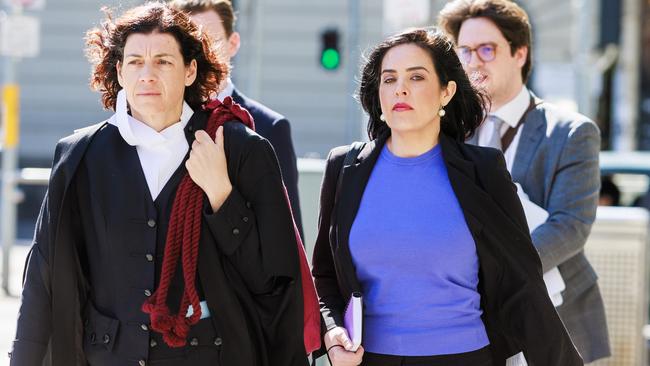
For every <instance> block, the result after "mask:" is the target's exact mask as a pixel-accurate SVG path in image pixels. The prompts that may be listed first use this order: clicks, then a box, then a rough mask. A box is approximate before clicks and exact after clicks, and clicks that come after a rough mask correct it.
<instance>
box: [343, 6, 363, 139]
mask: <svg viewBox="0 0 650 366" xmlns="http://www.w3.org/2000/svg"><path fill="white" fill-rule="evenodd" d="M359 14H360V11H359V0H348V45H347V46H348V52H347V54H348V59H347V65H345V67H346V70H347V74H348V75H347V82H348V88H347V89H348V98H347V101H348V103H347V104H348V108H347V121H346V126H345V143H346V144H349V143H350V142H352V141H355V140H359V138H360V134H359V132H360V128H359V125H360V123H361V115H360V113H359V104H358V103H357V101H356V100H355V99H354V98H353V96H354V93H355V91H356V88H357V83H356V77H357V75H356V73H357V68H358V65H359V56H360V53H359V43H360V42H359V20H360V17H359Z"/></svg>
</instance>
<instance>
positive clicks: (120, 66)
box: [115, 61, 124, 89]
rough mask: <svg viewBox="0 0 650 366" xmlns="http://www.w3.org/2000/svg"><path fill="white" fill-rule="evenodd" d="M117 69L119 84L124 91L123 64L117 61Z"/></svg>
mask: <svg viewBox="0 0 650 366" xmlns="http://www.w3.org/2000/svg"><path fill="white" fill-rule="evenodd" d="M115 68H116V69H117V83H118V84H120V86H121V87H122V89H124V84H123V83H122V62H121V61H117V64H116V65H115Z"/></svg>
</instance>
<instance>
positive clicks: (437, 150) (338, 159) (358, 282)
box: [313, 29, 582, 366]
mask: <svg viewBox="0 0 650 366" xmlns="http://www.w3.org/2000/svg"><path fill="white" fill-rule="evenodd" d="M502 52H507V51H502ZM359 97H360V98H359V99H360V101H361V104H362V106H363V108H364V110H365V111H366V112H367V113H368V115H369V122H368V136H369V138H370V142H368V143H366V144H365V145H363V147H357V148H352V147H348V146H346V147H339V148H335V149H334V150H332V152H331V153H330V155H329V157H328V164H327V168H326V171H325V177H324V180H323V185H322V190H321V208H320V220H319V233H318V238H317V241H316V248H315V251H314V258H313V275H314V278H315V282H316V287H317V290H318V294H319V297H320V301H321V312H322V315H323V319H324V322H325V325H326V330H325V331H326V333H325V335H324V343H325V346H326V352H327V355H328V357H329V358H330V361H331V362H332V364H333V365H334V366H346V365H359V364H362V365H373V366H378V365H427V366H438V365H440V366H442V365H445V366H469V365H472V366H488V365H498V366H502V365H505V362H506V359H508V358H510V357H511V356H513V355H515V354H518V353H519V352H523V354H524V356H525V357H526V359H527V361H528V364H529V365H544V366H555V365H558V366H559V365H562V366H572V365H582V360H581V358H580V356H579V354H578V353H577V351H576V350H575V347H574V346H573V344H572V343H571V340H570V339H569V336H568V335H567V333H566V331H565V329H564V327H563V325H562V322H561V321H560V319H559V318H558V316H557V314H556V312H555V309H554V308H553V305H552V303H551V301H550V300H549V298H548V295H547V292H546V288H545V286H544V282H543V280H542V272H541V265H540V261H539V257H538V256H537V253H536V252H535V249H534V247H533V245H532V242H531V239H530V236H529V233H528V227H527V224H526V219H525V217H524V213H523V210H522V207H521V204H520V202H519V200H518V198H517V194H516V189H515V187H514V185H513V184H512V182H511V179H510V176H509V174H508V171H507V170H506V166H505V162H504V158H503V155H502V154H501V153H500V152H499V151H498V150H495V149H490V148H482V147H475V146H469V145H465V144H464V143H463V141H464V140H465V139H466V138H467V137H469V136H471V135H472V134H473V133H474V131H475V130H476V128H477V127H478V125H479V124H480V123H481V121H482V119H483V114H484V111H485V99H484V98H483V97H482V95H481V94H480V93H479V92H477V91H476V90H475V89H474V88H473V87H472V85H471V84H470V82H469V80H468V78H467V76H466V74H465V72H464V71H463V68H462V65H461V63H460V61H459V59H458V57H457V55H456V53H455V51H454V47H453V45H452V42H451V41H450V40H449V39H448V38H447V37H446V36H445V35H444V34H442V33H441V32H439V31H437V30H436V29H415V30H410V31H406V32H404V33H401V34H398V35H396V36H393V37H391V38H389V39H387V40H385V41H384V42H382V43H381V44H379V45H378V46H377V47H376V48H375V49H374V50H373V51H372V52H371V54H370V56H369V58H368V60H367V62H366V64H365V65H364V67H363V74H362V79H361V87H360V91H359ZM356 146H359V145H356ZM354 292H360V293H362V294H363V340H362V346H361V347H360V348H359V349H358V350H357V351H355V352H353V351H352V347H351V342H350V339H349V337H348V334H347V331H346V330H345V328H344V327H343V321H342V312H343V310H344V308H345V304H346V303H347V302H348V300H349V298H350V296H351V294H352V293H354Z"/></svg>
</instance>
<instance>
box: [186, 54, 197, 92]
mask: <svg viewBox="0 0 650 366" xmlns="http://www.w3.org/2000/svg"><path fill="white" fill-rule="evenodd" d="M196 68H197V66H196V60H195V59H192V61H190V64H189V65H188V66H187V67H186V68H185V86H190V85H192V84H194V81H195V80H196Z"/></svg>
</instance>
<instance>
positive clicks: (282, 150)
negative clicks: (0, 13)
mask: <svg viewBox="0 0 650 366" xmlns="http://www.w3.org/2000/svg"><path fill="white" fill-rule="evenodd" d="M268 140H269V142H270V143H271V145H272V146H273V149H274V150H275V154H276V156H277V158H278V162H279V163H280V169H281V171H282V180H283V181H284V184H285V186H286V187H287V192H288V193H289V201H290V202H291V210H292V212H293V217H294V219H295V220H296V225H297V226H298V231H299V232H300V236H301V237H302V238H304V237H305V236H304V232H303V230H302V216H301V213H300V197H299V195H298V165H297V160H296V152H295V150H294V148H293V140H292V139H291V125H290V124H289V121H288V120H287V119H286V118H283V119H280V120H278V121H275V122H274V123H273V126H272V127H271V132H270V134H269V137H268Z"/></svg>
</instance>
